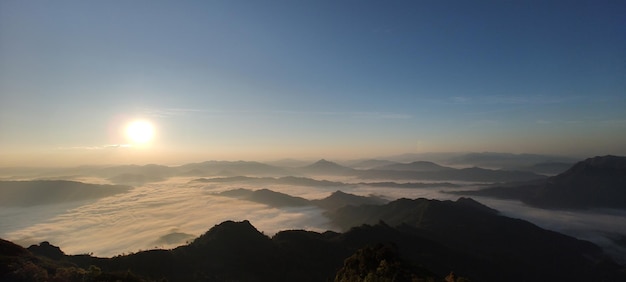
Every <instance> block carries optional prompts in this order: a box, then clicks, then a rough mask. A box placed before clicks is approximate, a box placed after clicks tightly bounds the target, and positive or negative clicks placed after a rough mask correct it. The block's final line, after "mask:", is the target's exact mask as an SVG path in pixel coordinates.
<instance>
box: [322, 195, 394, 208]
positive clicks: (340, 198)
mask: <svg viewBox="0 0 626 282" xmlns="http://www.w3.org/2000/svg"><path fill="white" fill-rule="evenodd" d="M387 202H388V201H387V200H385V199H383V198H380V197H377V196H369V197H364V196H357V195H353V194H348V193H344V192H341V191H335V192H333V193H332V194H331V195H330V196H328V197H326V198H324V199H320V200H311V203H313V204H314V205H316V206H319V207H321V208H323V209H326V210H334V209H338V208H341V207H343V206H347V205H351V206H360V205H380V204H384V203H387Z"/></svg>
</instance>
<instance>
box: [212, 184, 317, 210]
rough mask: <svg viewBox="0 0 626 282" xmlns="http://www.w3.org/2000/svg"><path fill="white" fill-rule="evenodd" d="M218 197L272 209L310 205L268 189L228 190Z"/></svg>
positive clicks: (302, 200) (300, 199) (302, 199)
mask: <svg viewBox="0 0 626 282" xmlns="http://www.w3.org/2000/svg"><path fill="white" fill-rule="evenodd" d="M218 195H220V196H227V197H234V198H238V199H242V200H247V201H252V202H257V203H262V204H266V205H268V206H272V207H301V206H310V205H311V203H310V202H309V200H307V199H304V198H300V197H293V196H290V195H287V194H283V193H279V192H274V191H272V190H268V189H260V190H255V191H252V190H248V189H243V188H240V189H235V190H228V191H224V192H221V193H219V194H218Z"/></svg>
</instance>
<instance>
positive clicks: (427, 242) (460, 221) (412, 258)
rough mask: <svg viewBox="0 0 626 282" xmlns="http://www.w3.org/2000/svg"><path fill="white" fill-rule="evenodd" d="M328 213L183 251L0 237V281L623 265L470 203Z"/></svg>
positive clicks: (230, 228)
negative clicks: (309, 225)
mask: <svg viewBox="0 0 626 282" xmlns="http://www.w3.org/2000/svg"><path fill="white" fill-rule="evenodd" d="M329 216H330V217H331V219H333V222H335V223H336V224H342V226H344V227H345V230H346V231H345V232H343V233H336V232H332V231H327V232H324V233H318V232H312V231H305V230H286V231H281V232H279V233H277V234H276V235H274V236H273V237H268V236H266V235H265V234H263V233H262V232H260V231H259V230H257V229H256V228H255V227H254V226H253V225H252V223H250V222H249V221H247V220H246V221H241V222H235V221H225V222H222V223H220V224H218V225H215V226H214V227H212V228H211V229H210V230H209V231H207V232H206V233H205V234H203V235H201V236H199V237H198V238H196V239H195V240H194V241H193V242H191V243H189V244H188V245H184V246H180V247H177V248H175V249H172V250H150V251H143V252H139V253H135V254H130V255H122V256H116V257H112V258H99V257H93V256H90V255H66V254H64V253H63V252H62V251H61V250H60V249H58V248H57V247H54V246H52V245H50V244H49V243H42V244H40V245H34V246H31V247H29V248H28V249H24V248H22V247H20V246H17V245H15V244H13V243H11V242H9V241H4V240H2V241H0V259H1V261H2V262H3V263H2V267H1V268H0V280H2V281H23V280H26V281H45V279H44V280H38V279H40V278H41V277H47V278H46V279H52V278H55V277H60V276H61V275H73V276H71V277H78V278H80V279H82V280H85V281H107V280H124V281H156V280H161V279H163V278H165V279H167V280H169V281H328V280H333V279H334V280H335V281H355V280H357V281H361V280H364V279H365V278H367V279H374V278H376V279H379V280H385V279H389V280H391V279H392V278H393V277H396V279H400V280H395V281H441V280H443V279H444V278H446V277H448V278H450V277H456V278H455V281H462V279H465V278H468V279H471V280H472V281H503V280H506V281H546V280H555V281H556V280H559V281H563V280H570V281H620V280H621V281H623V279H624V278H626V276H624V271H623V270H624V268H623V266H620V265H618V264H616V263H614V262H613V261H611V260H610V259H609V258H607V257H606V256H605V255H604V254H603V253H602V251H601V249H600V248H599V247H597V246H596V245H594V244H592V243H589V242H586V241H582V240H578V239H575V238H572V237H569V236H566V235H563V234H560V233H556V232H552V231H548V230H544V229H541V228H539V227H537V226H535V225H533V224H531V223H528V222H526V221H523V220H519V219H512V218H508V217H505V216H502V215H500V214H499V213H498V212H497V211H495V210H493V209H490V208H488V207H486V206H484V205H482V204H480V203H478V202H476V201H474V200H472V199H469V198H461V199H459V200H457V201H438V200H428V199H414V200H411V199H400V200H396V201H393V202H390V203H388V204H386V205H364V206H359V207H355V206H346V207H344V208H341V209H338V210H335V211H333V212H332V213H330V214H329ZM350 221H351V222H352V223H354V224H353V225H350V224H349V223H348V222H350ZM452 271H454V274H451V272H452ZM64 277H65V276H64ZM368 277H369V278H368ZM464 277H465V278H464ZM78 278H77V279H78ZM55 279H56V278H55ZM68 281H77V280H72V279H70V280H68Z"/></svg>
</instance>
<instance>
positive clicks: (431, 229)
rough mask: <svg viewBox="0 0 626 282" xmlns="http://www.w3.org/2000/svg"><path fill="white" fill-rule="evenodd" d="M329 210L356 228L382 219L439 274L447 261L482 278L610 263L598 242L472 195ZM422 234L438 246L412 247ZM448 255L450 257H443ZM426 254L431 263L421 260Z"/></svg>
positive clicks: (548, 275)
mask: <svg viewBox="0 0 626 282" xmlns="http://www.w3.org/2000/svg"><path fill="white" fill-rule="evenodd" d="M327 214H328V215H329V216H330V218H331V219H332V222H333V223H334V224H336V225H338V226H340V227H341V228H343V229H344V230H350V231H352V230H353V228H352V226H355V225H358V224H368V225H372V224H377V223H378V224H380V222H381V221H382V222H384V223H385V224H386V225H388V226H390V228H391V229H395V230H396V231H394V232H398V233H399V234H396V235H388V236H390V238H392V237H402V236H407V238H404V239H397V241H394V242H395V243H396V244H397V245H398V247H399V249H400V250H403V251H404V253H405V254H407V255H406V256H407V257H410V258H413V259H414V261H421V262H422V263H423V265H424V266H426V267H427V268H428V269H430V270H433V271H435V272H438V273H442V272H443V271H444V270H443V269H441V268H440V266H439V265H440V264H443V263H444V262H445V263H447V267H448V269H454V270H455V271H458V272H459V273H461V274H463V275H464V276H467V277H469V278H470V279H472V280H474V279H475V280H477V281H498V280H499V281H502V280H508V281H513V280H517V281H552V280H553V281H568V280H570V279H571V281H588V280H598V277H599V276H598V275H600V274H593V275H591V276H590V272H587V270H583V268H586V267H592V265H595V267H605V266H604V265H602V266H600V265H599V264H598V263H599V262H600V261H603V260H604V258H603V257H604V256H605V255H604V254H603V253H602V251H601V249H600V248H599V247H598V246H596V245H594V244H592V243H589V242H586V241H581V240H578V239H575V238H572V237H569V236H566V235H563V234H560V233H557V232H553V231H549V230H545V229H542V228H540V227H538V226H536V225H533V224H531V223H529V222H526V221H523V220H519V219H513V218H508V217H505V216H502V215H500V214H499V213H498V212H497V211H496V210H493V209H491V208H488V207H486V206H484V205H482V204H480V203H478V202H476V201H474V200H472V199H468V198H460V199H459V200H457V201H456V202H452V201H438V200H427V199H415V200H410V199H400V200H397V201H393V202H390V203H388V204H386V205H382V206H374V205H363V206H357V207H355V206H346V207H343V208H340V209H338V210H336V211H335V212H332V213H331V212H329V213H327ZM368 228H369V227H368ZM350 231H348V232H347V233H346V234H349V233H350ZM390 233H393V232H391V231H390ZM417 238H420V239H419V240H423V241H431V242H432V244H430V245H428V244H427V245H422V246H415V245H412V244H413V243H414V242H411V241H410V240H416V239H417ZM405 240H406V241H405ZM440 248H441V249H440ZM418 250H419V251H418ZM442 253H447V255H446V256H445V257H444V256H441V257H440V256H439V254H442ZM425 257H428V258H429V259H430V261H428V262H424V260H421V259H420V258H422V259H423V258H425ZM609 265H613V264H612V263H609ZM526 267H528V268H526ZM592 268H594V267H592ZM488 269H490V270H488ZM530 269H533V270H530ZM587 269H589V268H587ZM563 270H567V272H568V273H564V271H563ZM570 271H573V272H578V274H574V273H573V272H570ZM592 272H594V271H592ZM505 273H508V274H505ZM579 275H580V276H579ZM565 276H568V277H569V278H566V277H565ZM585 276H586V278H585ZM592 276H593V277H596V278H592ZM504 277H506V279H504ZM607 280H610V279H607Z"/></svg>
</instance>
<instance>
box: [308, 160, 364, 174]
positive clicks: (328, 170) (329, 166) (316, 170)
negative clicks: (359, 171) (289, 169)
mask: <svg viewBox="0 0 626 282" xmlns="http://www.w3.org/2000/svg"><path fill="white" fill-rule="evenodd" d="M299 171H300V172H303V173H306V174H313V175H352V174H354V172H355V170H354V169H352V168H349V167H345V166H342V165H339V164H337V163H334V162H330V161H327V160H324V159H321V160H319V161H317V162H315V163H313V164H310V165H307V166H304V167H300V168H299Z"/></svg>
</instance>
